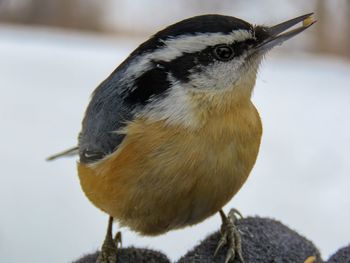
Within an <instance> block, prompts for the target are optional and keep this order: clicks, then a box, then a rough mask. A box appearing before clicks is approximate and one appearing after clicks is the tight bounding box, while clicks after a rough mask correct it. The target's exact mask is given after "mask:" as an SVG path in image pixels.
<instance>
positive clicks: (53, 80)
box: [0, 26, 350, 263]
mask: <svg viewBox="0 0 350 263" xmlns="http://www.w3.org/2000/svg"><path fill="white" fill-rule="evenodd" d="M137 44H138V42H137V41H135V40H126V39H114V38H105V37H103V36H92V35H77V34H73V33H69V34H67V33H64V32H59V31H56V32H49V31H48V30H39V31H38V30H34V29H18V28H13V27H9V26H6V27H5V26H2V27H0V92H1V97H0V117H1V118H0V120H1V136H0V145H1V146H2V150H1V152H0V158H1V160H2V161H1V169H2V171H1V175H0V207H1V210H0V211H1V212H0V261H1V262H7V263H12V262H22V261H28V262H39V263H40V262H52V263H55V262H57V263H58V262H70V261H72V260H74V259H76V258H78V257H80V256H81V255H82V254H84V253H89V252H92V251H94V250H96V249H97V248H98V247H99V246H100V245H101V243H102V240H103V237H104V234H105V228H106V224H107V216H106V215H105V214H103V213H101V212H100V211H99V210H98V209H96V208H95V207H94V206H93V205H91V204H90V203H89V201H88V200H87V199H86V198H85V196H84V194H83V193H82V191H81V189H80V185H79V181H78V177H77V175H76V164H75V160H74V158H71V159H69V158H68V159H62V160H59V161H56V162H46V161H45V158H46V157H47V156H48V155H50V154H52V153H55V152H57V151H60V150H63V149H65V148H68V147H70V146H74V145H75V144H76V136H77V133H78V131H79V129H80V122H81V119H82V116H83V112H84V108H85V107H86V105H87V103H88V100H89V95H90V94H91V92H92V91H93V89H94V88H95V87H96V85H98V84H99V82H101V81H102V80H103V79H104V78H105V77H106V76H107V75H108V74H109V73H110V72H111V71H112V70H113V69H114V68H115V66H116V65H118V64H119V63H120V62H121V61H122V60H123V59H124V58H125V57H126V55H127V54H128V53H129V52H130V51H132V50H133V49H134V48H135V47H136V46H137ZM276 54H277V53H276V52H273V54H271V56H268V58H267V59H266V61H265V62H264V63H263V65H262V68H261V70H260V73H259V79H258V82H257V86H256V89H255V94H254V102H255V103H256V105H257V108H258V109H259V112H260V114H261V117H262V120H263V124H264V135H263V141H262V146H261V151H260V154H259V158H258V161H257V163H256V166H255V168H254V170H253V172H252V174H251V176H250V178H249V180H248V182H247V183H246V184H245V185H244V187H243V188H242V190H241V191H240V192H239V194H238V195H237V196H236V197H235V198H234V199H233V200H232V201H231V202H230V203H229V204H228V205H227V206H226V207H225V209H226V211H227V210H228V209H229V208H230V207H236V208H238V209H240V211H241V212H242V213H243V214H244V215H260V216H268V217H273V218H277V219H279V220H281V221H282V222H284V223H285V224H287V225H288V226H290V227H291V228H293V229H295V230H297V231H299V232H300V233H301V234H303V235H305V236H306V237H308V238H309V239H311V240H312V241H313V242H314V243H315V244H316V245H317V246H318V247H319V248H320V249H321V252H322V254H323V256H324V257H325V258H327V257H328V256H329V255H330V254H331V253H333V252H334V251H336V250H337V249H338V248H339V247H341V246H345V245H347V244H349V243H350V227H349V222H350V209H349V208H350V191H349V188H350V177H349V170H350V150H349V149H350V123H349V116H350V104H349V98H350V89H349V84H348V83H350V63H349V62H347V61H342V60H339V59H335V58H328V57H316V56H311V55H309V54H301V53H293V54H290V56H277V55H276ZM219 225H220V219H219V217H218V216H214V217H212V218H210V219H208V220H206V221H205V222H203V223H201V224H199V225H196V226H194V227H192V228H186V229H183V230H178V231H173V232H170V233H168V234H166V235H163V236H159V237H155V238H148V237H139V236H137V235H136V234H135V233H133V232H131V231H130V230H128V229H123V241H124V246H128V245H134V246H142V247H149V248H153V249H159V250H162V251H164V252H165V253H166V254H167V255H168V256H169V257H170V258H171V259H174V260H175V259H177V258H179V257H180V256H181V255H183V254H184V253H185V252H186V251H187V250H188V249H190V248H191V247H192V246H194V245H195V244H197V243H198V242H199V241H200V240H201V239H203V238H204V237H205V236H206V235H208V234H209V233H211V232H213V231H215V230H217V229H218V228H219Z"/></svg>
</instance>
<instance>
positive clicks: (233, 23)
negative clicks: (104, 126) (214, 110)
mask: <svg viewBox="0 0 350 263" xmlns="http://www.w3.org/2000/svg"><path fill="white" fill-rule="evenodd" d="M311 15H312V14H307V15H304V16H300V17H297V18H294V19H291V20H289V21H286V22H284V23H281V24H278V25H276V26H272V27H267V26H254V25H252V24H250V23H248V22H245V21H243V20H241V19H238V18H234V17H230V16H222V15H203V16H197V17H192V18H189V19H186V20H183V21H180V22H178V23H176V24H173V25H171V26H169V27H167V28H165V29H164V30H162V31H160V32H158V33H157V34H155V35H154V36H153V37H151V38H150V39H149V40H148V41H146V42H144V43H143V44H141V45H140V46H139V47H138V48H137V49H136V50H135V51H134V52H133V53H131V55H130V56H129V57H128V58H127V59H126V61H125V62H124V63H123V64H122V65H121V66H120V67H119V68H118V69H117V70H116V71H115V72H114V74H115V75H117V77H116V78H117V79H118V83H119V85H120V84H121V86H122V87H123V88H122V91H121V93H122V96H123V98H124V99H125V101H127V102H129V103H130V104H133V105H140V106H142V107H136V109H138V110H137V111H138V114H140V115H142V114H143V115H145V116H147V117H153V118H154V119H164V120H167V121H168V122H174V123H176V122H181V123H184V124H188V125H191V123H193V116H190V115H191V112H193V110H194V109H195V108H198V107H199V108H201V110H203V109H204V110H205V109H206V107H207V108H208V109H209V108H210V105H211V102H213V103H214V104H215V105H216V104H217V105H220V107H226V106H227V105H226V104H227V103H228V104H231V103H234V102H235V101H239V100H244V99H248V100H249V99H250V95H251V92H252V89H253V87H254V85H255V79H256V74H257V70H258V67H259V64H260V61H261V59H262V57H263V55H264V54H266V52H267V51H268V50H270V49H271V48H273V47H275V46H276V45H279V44H281V43H282V42H284V41H285V40H287V39H290V38H291V37H293V36H295V35H297V34H298V33H300V32H302V31H303V30H305V29H306V28H308V27H309V26H311V25H312V24H313V23H314V22H313V21H312V20H311V21H308V22H306V21H307V20H308V19H309V20H310V19H311ZM303 21H304V23H303V25H302V26H300V27H297V28H295V29H293V30H289V31H286V30H287V29H289V28H291V27H293V26H294V25H296V24H298V23H300V22H303ZM110 78H111V80H113V79H115V78H114V77H113V74H112V75H111V77H110ZM224 98H225V99H224ZM225 105H226V106H225ZM141 109H142V110H141Z"/></svg>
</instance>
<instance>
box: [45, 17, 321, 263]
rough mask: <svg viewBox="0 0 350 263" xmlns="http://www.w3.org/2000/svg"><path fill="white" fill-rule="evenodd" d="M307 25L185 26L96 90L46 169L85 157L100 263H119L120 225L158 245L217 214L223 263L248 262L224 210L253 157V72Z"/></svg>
mask: <svg viewBox="0 0 350 263" xmlns="http://www.w3.org/2000/svg"><path fill="white" fill-rule="evenodd" d="M312 15H313V13H310V14H306V15H302V16H299V17H296V18H294V19H291V20H288V21H286V22H283V23H280V24H278V25H275V26H271V27H268V26H264V25H253V24H251V23H248V22H246V21H244V20H242V19H239V18H235V17H232V16H225V15H219V14H207V15H200V16H195V17H191V18H187V19H185V20H182V21H180V22H177V23H175V24H172V25H170V26H168V27H166V28H165V29H163V30H161V31H159V32H157V33H156V34H154V35H153V36H151V37H150V38H149V39H148V40H146V41H145V42H144V43H142V44H141V45H140V46H138V47H137V48H136V49H135V50H134V51H133V52H132V53H131V54H130V55H129V56H128V57H127V58H126V59H125V60H124V62H122V63H121V64H120V65H119V66H118V67H117V68H116V69H115V70H114V71H113V72H112V73H111V74H110V75H109V76H108V77H107V78H106V79H105V80H104V81H103V82H102V83H101V84H100V85H99V86H98V87H97V88H96V89H95V91H94V92H93V94H92V96H91V99H90V102H89V104H88V107H87V109H86V112H85V116H84V118H83V121H82V129H81V132H80V133H79V136H78V146H77V147H74V148H72V149H70V150H68V151H65V152H63V153H61V154H58V155H55V156H52V157H51V158H50V159H55V158H57V157H61V156H64V155H72V154H74V153H77V154H79V161H78V164H77V166H78V168H77V169H78V175H79V179H80V184H81V187H82V190H83V191H84V193H85V195H86V197H87V198H88V199H89V200H90V201H91V203H93V204H94V205H95V206H96V207H97V208H99V209H100V210H102V211H103V212H105V213H106V214H108V215H109V220H108V228H107V234H106V238H105V241H104V243H103V245H102V251H101V253H100V256H99V258H98V260H97V262H98V263H115V262H116V260H117V250H118V246H119V241H121V236H120V232H118V234H117V235H116V237H115V238H113V237H112V223H113V221H114V220H117V221H118V222H119V224H120V225H121V226H126V227H129V228H130V229H131V230H133V231H135V232H137V233H139V234H141V235H147V236H156V235H161V234H164V233H166V232H168V231H171V230H174V229H181V228H184V227H187V226H191V225H195V224H198V223H200V222H202V221H203V220H205V219H206V218H208V217H210V216H212V215H214V214H216V213H219V214H220V216H221V219H222V226H221V234H222V236H221V239H220V241H219V244H218V246H217V249H216V251H215V254H216V253H218V251H219V250H220V249H222V247H224V246H227V252H226V259H225V262H229V261H231V260H233V259H234V258H236V257H237V258H238V259H239V260H240V261H241V262H244V259H243V257H242V245H241V240H240V234H239V232H238V230H237V228H236V227H235V222H236V219H237V218H238V217H240V216H241V215H240V213H239V212H238V210H234V209H233V210H231V211H230V212H229V213H228V214H227V215H226V214H225V213H224V211H223V207H224V206H225V204H227V203H228V201H230V200H231V199H232V198H233V196H234V195H235V194H236V193H237V192H238V191H239V189H240V188H241V187H242V185H243V184H244V183H245V181H246V180H247V178H248V176H249V174H250V172H251V170H252V168H253V166H254V164H255V162H256V159H257V156H258V152H259V147H260V142H261V137H262V122H261V118H260V116H259V113H258V111H257V109H256V107H255V106H254V104H253V103H252V101H251V97H252V92H253V90H254V86H255V82H256V77H257V72H258V69H259V66H260V64H261V61H262V60H263V58H264V56H265V55H266V54H267V52H268V51H269V50H271V49H272V48H273V47H275V46H278V45H280V44H282V43H283V42H284V41H286V40H288V39H290V38H292V37H294V36H295V35H297V34H299V33H300V32H302V31H304V30H305V29H307V28H309V27H310V26H311V25H313V24H314V23H315V22H316V21H314V20H313V18H312ZM297 24H300V25H299V26H296V25H297ZM293 27H294V29H291V28H293Z"/></svg>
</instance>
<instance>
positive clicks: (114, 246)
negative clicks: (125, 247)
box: [96, 217, 122, 263]
mask: <svg viewBox="0 0 350 263" xmlns="http://www.w3.org/2000/svg"><path fill="white" fill-rule="evenodd" d="M112 224H113V217H109V221H108V228H107V234H106V237H105V241H104V242H103V245H102V248H101V252H100V254H99V255H98V258H97V260H96V263H117V252H118V247H119V246H121V244H122V235H121V233H120V232H118V233H117V234H116V235H115V237H114V238H113V236H112Z"/></svg>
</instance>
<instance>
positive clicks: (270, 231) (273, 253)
mask: <svg viewBox="0 0 350 263" xmlns="http://www.w3.org/2000/svg"><path fill="white" fill-rule="evenodd" d="M237 228H238V229H239V231H240V233H241V238H242V250H243V251H242V253H243V258H244V259H245V262H246V263H264V262H266V263H267V262H268V263H280V262H281V263H282V262H283V263H303V262H304V261H305V260H306V259H307V258H308V257H310V256H315V257H316V261H314V262H315V263H321V262H323V261H322V259H321V257H320V253H319V251H318V249H317V248H316V247H315V246H314V245H313V244H312V243H311V242H310V241H309V240H307V239H305V238H304V237H302V236H300V235H299V234H298V233H296V232H295V231H293V230H291V229H289V228H288V227H286V226H285V225H283V224H281V223H280V222H278V221H275V220H272V219H266V218H259V217H254V218H252V217H248V218H245V219H241V220H238V221H237ZM219 239H220V232H215V233H214V234H212V235H210V236H208V237H207V238H206V239H205V240H204V241H202V242H201V243H200V244H199V245H198V246H197V247H195V248H194V249H192V250H191V251H190V252H188V253H187V254H186V255H185V256H183V257H182V258H181V259H180V260H179V261H178V263H197V262H198V263H199V262H200V263H214V262H220V263H221V262H224V261H225V256H226V251H227V250H226V247H223V248H222V249H221V250H220V252H219V253H218V255H217V256H216V257H215V258H214V256H213V255H214V251H215V249H216V246H217V244H218V241H219ZM234 262H239V260H237V259H236V260H235V261H234Z"/></svg>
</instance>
